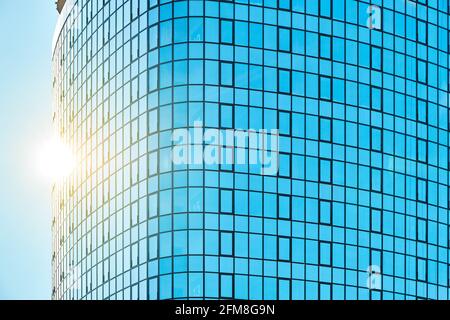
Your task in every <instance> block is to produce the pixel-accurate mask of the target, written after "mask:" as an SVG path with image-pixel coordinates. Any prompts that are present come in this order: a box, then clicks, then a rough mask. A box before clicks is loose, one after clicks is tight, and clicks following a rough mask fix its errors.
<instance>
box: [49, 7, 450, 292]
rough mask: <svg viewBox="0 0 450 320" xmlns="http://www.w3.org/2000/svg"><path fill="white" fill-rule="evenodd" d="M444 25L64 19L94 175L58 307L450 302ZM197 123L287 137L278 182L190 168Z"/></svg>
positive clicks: (82, 161) (149, 14) (58, 278)
mask: <svg viewBox="0 0 450 320" xmlns="http://www.w3.org/2000/svg"><path fill="white" fill-rule="evenodd" d="M448 12H449V4H448V1H446V0H433V1H425V0H419V1H407V0H384V1H382V0H374V1H371V2H368V1H356V0H333V1H331V0H292V1H290V0H278V1H277V0H265V1H263V0H242V1H200V0H190V1H164V0H160V1H157V0H128V1H122V0H120V1H119V0H117V1H116V0H72V1H66V3H65V6H64V9H63V12H62V13H61V17H60V22H59V25H58V28H57V31H56V41H55V42H54V54H53V65H54V76H55V77H54V89H55V90H54V93H55V106H56V107H55V113H54V122H55V126H56V128H57V130H58V132H59V134H60V135H61V137H62V138H63V139H64V141H66V142H67V143H68V144H70V145H71V146H72V148H73V150H74V152H75V153H76V155H77V159H78V166H77V168H76V170H75V172H74V173H73V174H72V175H71V176H70V177H69V178H67V179H65V180H64V181H62V182H59V183H57V184H55V187H54V191H53V202H54V221H53V235H54V240H53V243H54V244H53V245H54V254H53V298H55V299H186V298H189V299H203V298H207V299H222V298H223V299H227V298H236V299H416V298H430V299H448V298H449V279H448V276H449V249H448V248H449V242H448V241H449V239H448V235H449V228H448V226H449V221H448V216H449V214H448V213H449V211H448V210H449V201H448V185H449V180H448V179H449V174H448V165H449V159H448V153H449V149H448V147H449V133H448V125H449V110H448V103H449V101H448V97H449V86H448V75H449V72H448V71H449V70H448V69H449V67H448V63H449V58H448V57H449V55H448V53H449V43H448V31H449V25H448V23H449V15H448ZM199 123H201V124H202V128H201V129H200V130H201V132H206V131H207V130H208V129H219V130H230V129H243V130H247V131H248V132H252V131H258V130H261V129H265V130H274V129H276V130H278V132H279V140H278V148H277V168H278V171H277V172H276V173H271V174H261V173H262V171H261V166H260V165H258V164H252V163H251V161H250V160H248V159H250V157H251V156H250V154H251V150H252V148H253V147H252V145H251V144H245V145H244V147H243V148H241V149H243V150H245V159H247V160H248V161H247V162H248V163H246V162H245V161H244V162H243V163H238V162H237V161H235V162H233V163H231V164H230V163H222V162H220V163H208V162H206V161H203V162H202V161H200V163H198V162H195V163H194V162H188V163H186V164H178V163H175V161H173V152H172V151H173V150H174V149H173V148H174V146H175V145H176V144H177V142H176V141H174V139H173V133H174V129H187V132H188V133H193V132H194V131H195V130H196V129H197V127H198V124H199ZM205 144H206V143H205V141H194V142H193V143H192V145H194V147H193V150H194V151H193V153H194V154H195V153H196V150H197V149H196V147H204V145H205ZM222 147H223V146H221V147H220V148H221V149H220V150H221V153H223V154H227V152H228V151H230V150H231V153H232V156H231V157H232V158H233V159H234V155H235V154H237V149H239V148H238V147H237V146H236V147H231V148H227V147H223V148H222ZM194 157H195V155H194Z"/></svg>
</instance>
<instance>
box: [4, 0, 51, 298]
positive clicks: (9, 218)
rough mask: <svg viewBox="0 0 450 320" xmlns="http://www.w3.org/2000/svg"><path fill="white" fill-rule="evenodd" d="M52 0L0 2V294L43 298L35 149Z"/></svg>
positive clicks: (45, 115) (46, 243)
mask: <svg viewBox="0 0 450 320" xmlns="http://www.w3.org/2000/svg"><path fill="white" fill-rule="evenodd" d="M56 19H57V12H56V9H55V4H54V0H44V1H43V0H39V1H37V0H23V1H16V0H0V299H49V298H50V296H51V203H50V184H49V182H48V181H46V180H45V179H42V178H41V177H40V176H39V175H38V174H37V171H38V170H36V166H35V164H34V162H35V155H36V148H37V147H38V146H39V144H40V143H42V141H45V139H48V138H49V137H50V136H51V132H52V131H51V130H52V129H51V110H52V100H51V45H52V37H53V30H54V27H55V24H56Z"/></svg>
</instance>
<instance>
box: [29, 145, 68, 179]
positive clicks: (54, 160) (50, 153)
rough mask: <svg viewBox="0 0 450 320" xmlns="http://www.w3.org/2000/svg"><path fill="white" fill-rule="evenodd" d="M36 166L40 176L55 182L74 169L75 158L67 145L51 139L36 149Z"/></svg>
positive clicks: (65, 176)
mask: <svg viewBox="0 0 450 320" xmlns="http://www.w3.org/2000/svg"><path fill="white" fill-rule="evenodd" d="M37 165H38V170H39V171H40V174H41V175H42V176H44V177H46V178H47V179H51V180H52V182H57V181H59V180H61V179H64V178H67V177H68V176H69V175H70V174H71V173H72V171H73V170H74V169H75V156H74V154H73V153H72V151H71V149H70V147H69V146H68V145H67V144H65V143H63V142H62V141H61V140H60V139H58V138H52V139H50V140H49V141H47V142H45V143H43V144H42V146H41V147H40V148H39V149H38V155H37Z"/></svg>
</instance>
